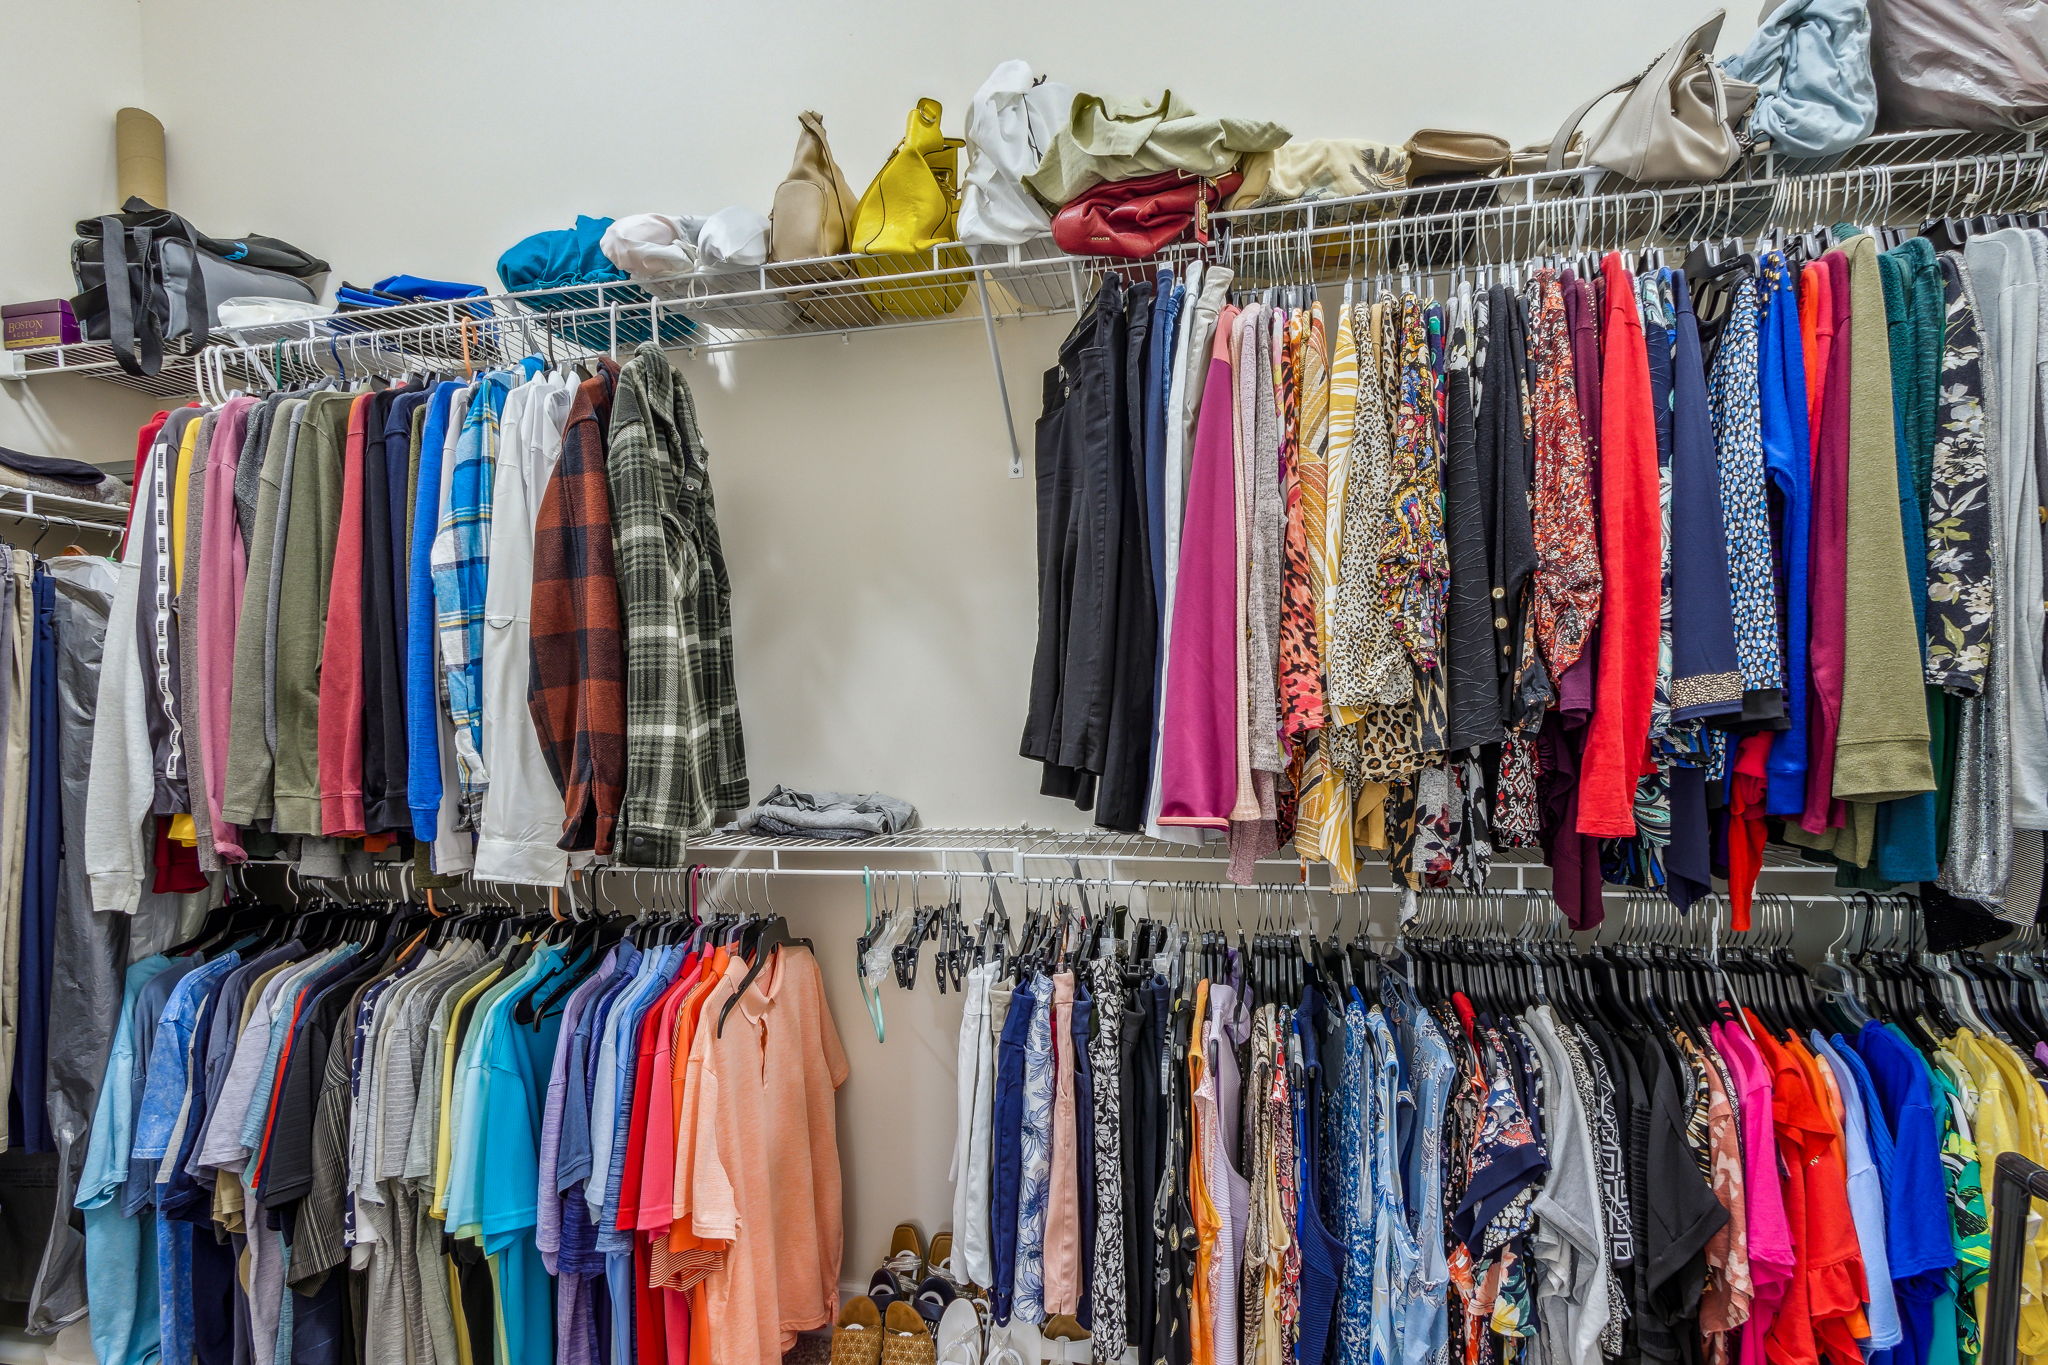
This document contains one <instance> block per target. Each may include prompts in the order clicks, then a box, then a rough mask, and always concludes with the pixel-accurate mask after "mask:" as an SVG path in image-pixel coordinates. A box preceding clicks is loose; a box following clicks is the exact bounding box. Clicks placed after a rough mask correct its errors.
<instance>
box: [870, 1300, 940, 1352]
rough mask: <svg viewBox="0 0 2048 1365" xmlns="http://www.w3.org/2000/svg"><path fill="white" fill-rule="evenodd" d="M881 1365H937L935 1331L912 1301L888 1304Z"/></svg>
mask: <svg viewBox="0 0 2048 1365" xmlns="http://www.w3.org/2000/svg"><path fill="white" fill-rule="evenodd" d="M882 1321H883V1328H882V1358H881V1365H938V1358H939V1353H938V1348H937V1347H936V1346H934V1345H933V1343H932V1330H931V1328H929V1327H927V1326H925V1325H924V1319H923V1318H922V1317H920V1316H918V1312H917V1310H916V1309H915V1308H913V1307H911V1306H910V1304H908V1303H906V1302H902V1301H900V1300H899V1301H898V1302H896V1303H892V1304H890V1305H889V1312H888V1314H887V1315H886V1316H885V1317H884V1318H883V1320H882Z"/></svg>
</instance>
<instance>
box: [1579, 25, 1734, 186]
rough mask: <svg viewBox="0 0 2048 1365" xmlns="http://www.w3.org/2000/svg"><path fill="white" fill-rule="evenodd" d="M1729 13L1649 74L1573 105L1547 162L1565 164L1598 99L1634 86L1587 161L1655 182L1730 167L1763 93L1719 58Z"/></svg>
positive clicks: (1716, 173) (1701, 176) (1696, 177)
mask: <svg viewBox="0 0 2048 1365" xmlns="http://www.w3.org/2000/svg"><path fill="white" fill-rule="evenodd" d="M1727 17H1728V16H1727V11H1726V10H1715V11H1714V13H1713V14H1712V16H1710V17H1709V18H1708V19H1707V21H1706V22H1705V23H1703V24H1701V25H1700V26H1699V27H1698V28H1696V29H1694V30H1693V31H1692V32H1691V33H1689V34H1687V35H1686V36H1685V39H1684V40H1683V41H1682V42H1680V43H1678V44H1677V45H1676V46H1674V47H1673V48H1672V49H1671V50H1670V51H1668V52H1666V53H1665V54H1664V55H1663V56H1661V57H1659V58H1658V59H1657V60H1656V61H1655V62H1653V63H1651V65H1650V68H1649V70H1647V71H1645V72H1643V74H1642V75H1640V76H1636V77H1634V78H1632V79H1630V80H1625V81H1623V82H1622V83H1621V84H1619V85H1617V86H1615V87H1613V88H1612V89H1610V90H1603V91H1601V92H1600V93H1599V94H1597V95H1595V96H1594V97H1593V98H1592V99H1589V100H1587V101H1586V102H1585V103H1584V104H1582V105H1580V106H1579V107H1578V108H1576V109H1574V110H1572V113H1571V117H1570V118H1567V119H1566V120H1565V121H1564V126H1563V127H1562V128H1560V129H1558V130H1557V136H1556V137H1555V138H1554V139H1552V141H1551V144H1550V155H1549V157H1548V158H1547V160H1546V163H1545V164H1546V167H1547V168H1548V169H1550V170H1553V171H1556V170H1562V169H1564V158H1565V148H1566V147H1568V146H1569V145H1570V144H1571V140H1572V134H1573V133H1575V132H1577V131H1578V127H1579V124H1580V123H1581V122H1582V121H1583V120H1584V119H1585V117H1586V115H1587V114H1589V113H1591V112H1592V109H1593V106H1594V105H1596V104H1598V103H1599V102H1600V101H1601V100H1604V99H1606V98H1607V97H1608V96H1609V95H1613V94H1618V93H1620V92H1622V91H1627V92H1628V98H1626V99H1624V100H1623V101H1622V102H1621V108H1619V109H1617V110H1615V112H1614V117H1613V118H1611V119H1609V120H1608V121H1607V125H1606V126H1605V127H1604V128H1602V129H1601V130H1600V131H1599V132H1598V133H1597V134H1595V135H1594V136H1593V138H1592V139H1591V140H1590V141H1589V143H1588V144H1587V147H1586V155H1585V160H1584V164H1585V165H1588V166H1599V167H1601V168H1603V169H1605V170H1609V171H1612V172H1614V173H1615V174H1616V175H1619V176H1621V177H1622V178H1624V179H1626V180H1630V181H1633V182H1635V183H1637V184H1649V185H1656V184H1684V183H1688V182H1700V181H1707V180H1719V179H1720V178H1721V177H1722V176H1724V175H1726V174H1727V173H1728V170H1729V168H1730V167H1732V166H1733V165H1734V164H1735V163H1736V161H1738V160H1739V159H1740V158H1741V156H1742V153H1743V151H1744V150H1745V144H1744V142H1743V139H1742V135H1741V131H1740V130H1741V127H1742V121H1743V120H1744V119H1745V118H1746V117H1747V116H1748V114H1749V110H1750V106H1751V105H1753V104H1755V103H1756V95H1757V88H1756V87H1755V86H1754V85H1751V84H1750V83H1749V82H1747V81H1739V80H1736V79H1735V78H1734V77H1733V76H1730V75H1729V74H1728V73H1727V72H1725V71H1723V70H1722V69H1721V68H1720V67H1719V66H1718V65H1716V64H1715V62H1714V40H1715V39H1716V38H1717V37H1719V36H1720V33H1721V22H1722V20H1724V19H1726V18H1727Z"/></svg>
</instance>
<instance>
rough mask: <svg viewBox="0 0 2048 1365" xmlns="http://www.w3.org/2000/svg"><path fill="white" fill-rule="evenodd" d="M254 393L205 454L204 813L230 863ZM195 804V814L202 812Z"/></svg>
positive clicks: (234, 855)
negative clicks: (242, 471) (245, 483)
mask: <svg viewBox="0 0 2048 1365" xmlns="http://www.w3.org/2000/svg"><path fill="white" fill-rule="evenodd" d="M255 406H256V400H255V399H253V398H230V399H229V400H228V401H227V402H226V403H225V404H224V405H223V406H222V407H221V411H220V420H219V421H217V422H215V423H214V425H213V444H212V446H211V447H210V448H209V449H208V452H207V457H206V485H205V490H204V492H205V497H206V505H207V507H208V508H209V509H212V514H211V515H209V516H208V517H207V518H206V519H205V521H204V522H203V523H202V524H201V527H200V532H199V648H198V651H197V652H198V658H199V679H198V682H199V753H200V758H201V761H202V764H203V766H204V768H205V776H206V791H205V793H204V794H203V798H202V799H203V800H204V801H205V806H204V815H205V817H206V819H207V820H208V821H210V822H211V828H212V831H213V849H214V853H215V855H216V856H217V857H219V858H220V859H221V860H222V861H224V862H240V861H242V859H243V858H245V857H247V856H248V855H247V854H245V853H244V852H243V851H242V845H241V840H240V837H239V835H238V833H237V831H236V829H235V827H234V826H233V825H230V824H226V823H224V822H223V821H222V820H221V818H220V805H221V798H222V796H223V794H224V793H225V792H226V790H227V768H228V724H229V718H230V716H231V715H232V714H233V705H234V684H235V623H236V620H237V618H238V616H239V614H240V611H241V605H242V583H243V580H244V579H245V578H246V577H247V575H248V571H249V560H248V548H247V547H246V546H244V545H243V544H242V527H241V523H240V522H238V521H237V520H236V519H235V512H234V507H235V470H236V469H237V468H238V467H239V466H240V465H241V462H242V440H243V438H244V437H245V436H246V435H247V434H248V430H249V410H250V409H251V408H253V407H255ZM200 813H201V812H200V809H199V808H197V807H195V809H194V814H195V815H197V814H200Z"/></svg>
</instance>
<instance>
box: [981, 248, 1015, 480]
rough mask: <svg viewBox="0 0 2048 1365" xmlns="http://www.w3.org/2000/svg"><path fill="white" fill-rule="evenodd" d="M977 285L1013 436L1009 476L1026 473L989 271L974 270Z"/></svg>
mask: <svg viewBox="0 0 2048 1365" xmlns="http://www.w3.org/2000/svg"><path fill="white" fill-rule="evenodd" d="M974 288H975V290H976V292H977V293H979V294H980V295H981V325H982V328H983V330H985V331H986V332H987V334H988V358H989V363H990V364H991V365H993V366H995V371H996V397H997V398H998V399H999V400H1000V401H1001V402H1002V405H1003V428H1004V430H1005V431H1007V432H1008V433H1009V437H1010V477H1011V478H1013V479H1021V478H1023V477H1024V447H1023V446H1022V445H1020V444H1018V441H1017V414H1016V412H1015V411H1014V410H1013V409H1012V408H1011V407H1010V380H1009V377H1008V376H1006V375H1005V374H1004V373H1003V343H1002V342H1001V340H999V339H998V338H997V336H996V310H995V309H994V308H993V307H991V306H990V304H989V297H988V272H987V271H986V270H976V271H975V272H974Z"/></svg>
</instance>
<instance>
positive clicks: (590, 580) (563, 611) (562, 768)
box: [527, 360, 626, 854]
mask: <svg viewBox="0 0 2048 1365" xmlns="http://www.w3.org/2000/svg"><path fill="white" fill-rule="evenodd" d="M618 375H619V367H618V366H617V365H615V364H613V363H612V362H611V361H609V360H604V361H601V362H599V372H598V374H597V375H596V377H594V378H592V379H588V380H585V381H584V382H583V384H582V386H581V387H580V388H578V390H577V391H576V402H575V404H574V405H573V406H572V407H571V408H570V409H569V419H568V423H567V425H566V426H565V427H564V429H563V435H562V458H561V461H560V463H558V464H557V465H556V466H555V472H554V477H553V478H551V479H549V480H548V486H547V491H546V493H544V494H543V495H542V497H541V504H540V519H539V521H538V523H537V524H536V525H535V528H534V535H533V611H532V618H533V631H532V648H533V672H532V678H531V681H530V682H529V684H528V692H527V703H528V705H529V707H530V708H531V709H532V712H533V723H534V727H535V728H536V729H537V730H538V731H539V732H540V742H541V750H542V752H543V753H545V754H546V755H547V760H548V767H549V769H550V770H551V771H552V772H553V773H554V776H555V785H556V786H558V787H560V788H561V789H562V798H563V819H562V838H561V840H560V843H559V847H561V848H564V849H567V850H569V851H570V852H581V851H584V850H590V851H594V852H596V853H599V854H608V853H610V852H611V848H612V827H613V825H614V823H615V822H616V821H617V819H618V814H619V798H620V795H621V793H622V792H623V791H624V789H625V781H626V662H625V649H624V636H623V634H622V632H621V630H620V626H619V585H618V577H617V574H616V573H615V571H614V568H613V561H612V505H611V494H610V492H609V491H608V489H607V486H606V483H605V449H606V446H605V433H606V432H607V430H608V429H609V428H610V426H611V412H612V393H613V391H614V389H615V388H616V386H617V384H618Z"/></svg>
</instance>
